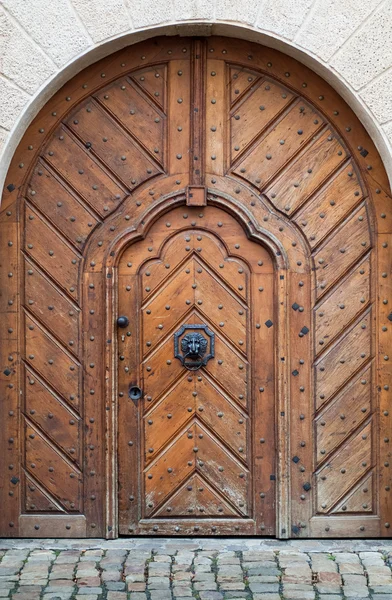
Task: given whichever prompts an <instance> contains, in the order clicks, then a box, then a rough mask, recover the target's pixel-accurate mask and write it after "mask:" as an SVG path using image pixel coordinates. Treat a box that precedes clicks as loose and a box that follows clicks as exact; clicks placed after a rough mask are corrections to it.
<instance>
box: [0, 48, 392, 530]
mask: <svg viewBox="0 0 392 600" xmlns="http://www.w3.org/2000/svg"><path fill="white" fill-rule="evenodd" d="M390 203H391V194H390V187H389V184H388V181H387V178H386V174H385V171H384V168H383V166H382V163H381V159H380V156H379V155H378V153H377V150H376V148H375V147H374V145H373V143H372V141H371V139H370V137H369V136H368V134H367V133H366V132H365V130H364V128H363V126H362V125H361V123H360V122H359V121H358V119H357V118H356V116H355V115H354V113H353V111H352V110H351V109H350V108H349V107H348V106H347V105H346V104H345V102H344V101H343V100H342V99H341V98H340V97H339V96H338V95H337V93H336V92H335V91H334V90H333V89H332V88H331V87H330V86H329V85H328V84H327V83H326V82H324V81H323V80H322V79H321V78H319V77H318V76H317V75H316V74H315V73H312V72H311V71H309V70H308V69H307V68H306V67H304V66H303V65H302V64H300V63H299V62H297V61H296V60H294V59H291V58H289V57H287V56H284V55H282V54H280V53H279V52H277V51H275V50H272V49H270V48H265V47H262V46H259V45H256V44H250V43H248V42H245V41H241V40H236V41H235V43H233V41H232V40H228V39H226V38H219V37H211V38H206V39H204V40H196V39H192V38H179V37H178V38H177V37H173V38H157V39H155V40H147V41H145V42H141V43H140V44H136V45H133V46H131V47H129V48H125V49H123V50H121V51H120V52H118V53H117V54H115V55H113V56H111V57H108V58H106V59H103V60H101V61H99V62H98V63H96V64H95V65H92V66H91V67H89V68H88V69H86V70H84V71H82V72H81V73H80V74H79V75H78V76H76V77H75V78H74V79H73V80H72V81H71V82H69V83H68V84H66V86H64V88H63V89H62V90H60V91H59V92H58V94H56V95H55V96H54V97H53V98H52V99H50V100H49V101H48V103H47V105H46V106H45V107H44V108H43V110H42V111H41V112H40V114H39V115H38V116H37V117H36V119H35V120H34V122H33V123H32V125H31V127H30V128H29V129H28V131H27V132H26V135H25V137H24V138H23V140H22V142H21V144H20V146H19V148H18V150H17V152H16V154H15V157H14V160H13V162H12V165H11V167H10V171H9V174H8V176H7V181H6V186H5V190H4V194H3V200H2V206H1V211H0V228H1V235H0V279H1V293H0V310H1V313H2V317H3V318H2V319H1V320H0V340H1V347H0V356H1V366H2V369H1V375H0V385H1V386H2V387H1V389H2V403H1V407H0V410H1V413H0V415H1V423H2V427H3V435H2V436H0V438H1V439H0V454H1V456H2V458H3V460H4V468H2V469H0V480H1V486H0V487H1V490H2V492H1V493H2V496H1V498H2V506H3V511H2V515H1V516H0V533H1V535H2V536H22V537H34V536H40V535H41V534H42V532H43V531H44V532H45V534H46V533H47V532H48V531H49V528H48V524H47V522H46V520H47V518H48V515H50V519H51V521H50V523H51V528H52V531H50V534H51V535H53V536H55V537H61V536H65V537H73V536H74V537H80V536H86V537H97V536H106V537H115V536H117V535H155V534H157V535H185V536H189V535H217V534H220V535H244V534H249V535H255V534H256V535H263V536H273V535H276V536H279V537H282V538H285V537H317V536H325V537H328V536H330V537H341V536H346V537H377V536H388V535H389V534H390V520H391V517H390V515H391V512H392V499H391V493H392V491H391V490H392V476H391V464H392V463H391V450H390V444H391V442H390V440H391V439H392V421H391V419H392V411H391V410H390V397H389V394H390V379H391V372H390V371H391V367H390V362H391V361H390V356H391V354H392V351H391V344H392V338H391V330H392V329H391V322H392V313H391V308H390V304H391V301H392V296H391V269H390V265H391V254H390V252H391V239H390V237H391V222H390V220H391V214H390ZM120 316H123V317H126V319H125V321H124V322H125V323H128V324H126V325H125V327H120V325H117V318H118V317H120ZM192 326H193V329H192ZM195 326H196V327H195ZM184 327H185V328H186V327H188V329H183V328H184ZM207 331H208V332H210V334H211V337H210V336H209V335H207V333H206V332H207ZM187 332H188V333H189V332H193V333H194V332H199V333H201V334H202V335H204V336H205V337H206V338H207V337H208V340H207V346H206V347H207V348H208V344H209V343H211V338H212V337H213V338H214V342H215V345H214V351H213V352H212V353H211V354H212V356H210V357H209V359H208V360H207V359H206V361H205V364H203V365H202V366H201V367H200V369H198V370H194V371H192V370H189V369H188V368H187V365H186V363H187V360H190V359H189V357H188V358H184V357H182V358H183V360H180V358H179V357H178V356H177V357H176V352H178V348H177V350H176V346H175V336H176V334H178V335H177V338H178V339H177V342H178V347H179V348H180V349H181V348H182V346H181V342H182V341H183V339H184V336H185V335H186V333H187ZM203 332H204V333H203ZM191 356H193V359H195V360H196V358H197V360H202V358H203V357H202V356H201V354H197V355H195V354H192V355H191ZM203 356H204V355H203ZM195 357H196V358H195ZM193 359H192V360H193ZM188 366H189V365H188ZM138 388H139V389H140V390H141V396H140V398H138V397H137V395H138ZM132 390H134V391H133V392H132ZM135 390H136V392H135ZM135 393H136V396H135Z"/></svg>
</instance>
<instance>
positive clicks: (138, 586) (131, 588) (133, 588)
mask: <svg viewBox="0 0 392 600" xmlns="http://www.w3.org/2000/svg"><path fill="white" fill-rule="evenodd" d="M127 583H128V592H144V591H145V589H146V584H145V583H144V582H143V583H142V582H137V583H134V582H131V581H130V582H127Z"/></svg>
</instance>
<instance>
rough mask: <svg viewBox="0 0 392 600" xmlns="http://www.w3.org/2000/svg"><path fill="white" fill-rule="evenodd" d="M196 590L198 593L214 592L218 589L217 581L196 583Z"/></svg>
mask: <svg viewBox="0 0 392 600" xmlns="http://www.w3.org/2000/svg"><path fill="white" fill-rule="evenodd" d="M194 588H195V590H197V591H214V590H216V588H217V584H216V583H215V581H196V582H195V584H194Z"/></svg>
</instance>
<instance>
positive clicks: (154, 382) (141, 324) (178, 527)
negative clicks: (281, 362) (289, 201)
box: [117, 206, 277, 535]
mask: <svg viewBox="0 0 392 600" xmlns="http://www.w3.org/2000/svg"><path fill="white" fill-rule="evenodd" d="M273 289H274V266H273V263H272V259H271V257H270V255H269V253H268V251H267V250H266V249H265V248H263V246H261V245H257V244H256V243H254V242H249V240H248V239H247V237H246V234H245V231H244V230H243V228H242V227H241V225H240V224H239V223H238V222H237V221H236V220H235V219H234V218H233V217H231V216H230V215H228V214H227V213H225V212H224V211H222V210H221V209H218V208H216V207H209V206H207V207H203V208H202V209H200V208H187V207H179V208H175V209H173V210H172V211H170V212H169V213H167V214H165V215H164V217H162V218H161V219H159V220H158V221H157V222H156V223H155V224H154V226H153V227H152V228H151V230H150V232H149V234H148V237H147V238H146V239H145V240H143V241H141V242H136V243H135V244H133V245H131V246H129V247H128V248H127V249H126V250H125V251H124V253H123V255H122V257H121V260H120V263H119V265H118V297H119V306H118V314H119V315H121V316H128V317H129V325H128V326H126V327H125V328H121V327H119V328H118V336H117V337H118V339H117V343H118V354H119V428H120V429H119V466H120V469H119V483H120V503H119V510H120V533H123V534H127V533H129V532H131V533H145V534H147V533H151V532H160V533H162V534H165V535H167V534H171V533H172V532H173V531H175V532H177V533H180V534H183V535H189V534H194V533H195V532H198V533H203V534H208V533H221V534H225V535H226V534H230V533H231V532H232V531H236V532H238V533H243V534H250V533H256V532H257V531H258V532H260V531H262V532H264V534H265V535H272V534H274V532H275V472H276V471H275V469H276V467H275V457H276V446H275V424H274V421H275V390H274V386H273V385H272V386H271V385H268V383H269V382H273V381H274V363H275V354H276V352H275V350H274V348H275V344H274V336H275V335H276V334H277V329H276V327H275V328H274V327H273V323H274V321H275V316H274V310H275V309H274V294H273ZM120 318H121V317H120ZM192 336H193V339H195V340H196V343H201V344H202V345H204V347H202V348H201V349H200V351H201V353H200V355H197V354H195V355H194V356H193V355H192V354H188V357H187V343H188V344H190V343H191V338H192ZM194 336H196V337H194ZM198 340H200V342H199V341H198ZM184 348H185V349H184ZM194 351H195V350H194ZM195 352H196V351H195ZM184 356H185V359H184ZM266 384H267V389H266V390H265V387H266ZM139 388H140V389H141V390H142V391H143V393H142V397H141V398H140V399H139V398H138V397H137V396H138V392H137V390H138V389H139ZM263 392H264V393H263Z"/></svg>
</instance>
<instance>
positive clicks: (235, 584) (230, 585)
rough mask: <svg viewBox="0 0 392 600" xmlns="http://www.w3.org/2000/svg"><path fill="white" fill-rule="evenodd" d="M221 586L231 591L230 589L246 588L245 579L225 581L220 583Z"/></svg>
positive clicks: (222, 588) (239, 589) (240, 589)
mask: <svg viewBox="0 0 392 600" xmlns="http://www.w3.org/2000/svg"><path fill="white" fill-rule="evenodd" d="M219 588H220V589H221V590H224V591H229V590H237V591H242V590H244V589H245V584H244V582H243V581H225V582H223V583H219Z"/></svg>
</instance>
